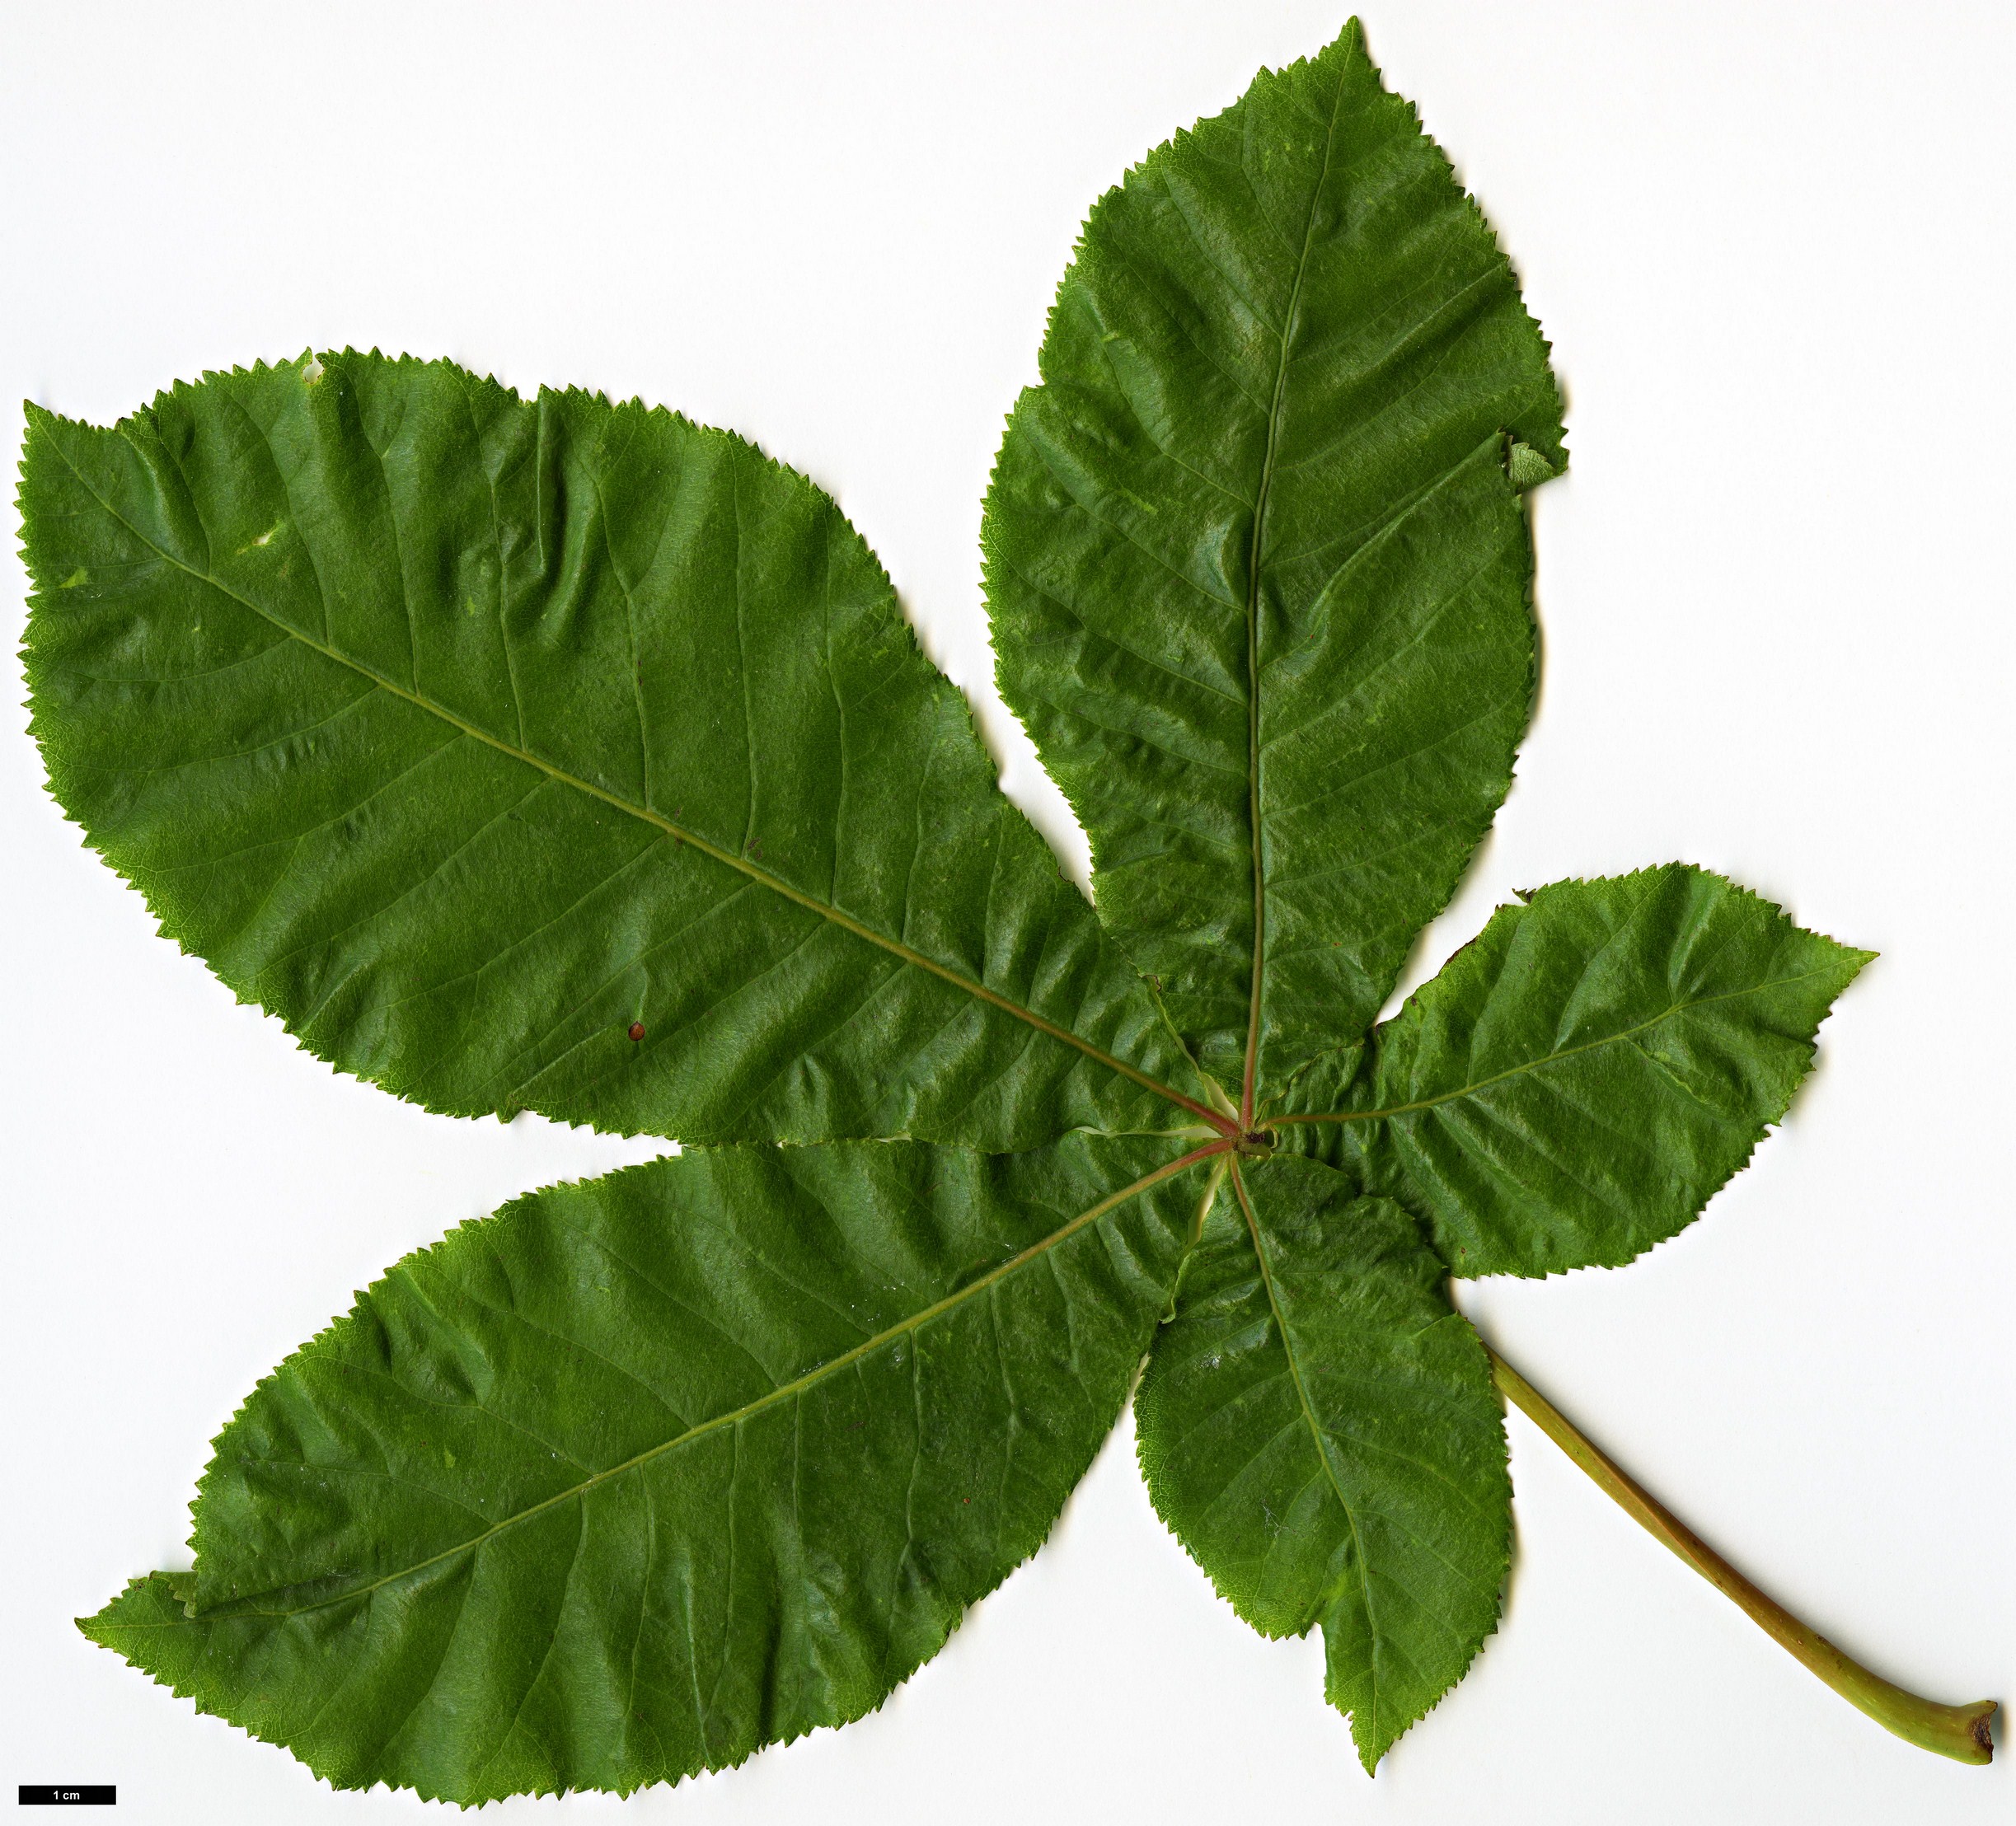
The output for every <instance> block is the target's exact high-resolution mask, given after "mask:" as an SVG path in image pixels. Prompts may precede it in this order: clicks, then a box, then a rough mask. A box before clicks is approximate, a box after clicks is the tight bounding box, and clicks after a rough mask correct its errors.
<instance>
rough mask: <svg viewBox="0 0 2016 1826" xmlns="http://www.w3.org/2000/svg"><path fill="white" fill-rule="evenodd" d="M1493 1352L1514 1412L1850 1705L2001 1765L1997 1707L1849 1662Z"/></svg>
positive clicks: (1947, 1752) (1905, 1735) (1899, 1731)
mask: <svg viewBox="0 0 2016 1826" xmlns="http://www.w3.org/2000/svg"><path fill="white" fill-rule="evenodd" d="M1485 1348H1486V1350H1487V1351H1489V1355H1490V1358H1491V1374H1492V1376H1493V1379H1494V1380H1495V1381H1496V1382H1497V1384H1498V1389H1499V1392H1500V1393H1502V1394H1503V1396H1504V1397H1505V1398H1506V1399H1507V1401H1509V1402H1511V1403H1512V1405H1513V1407H1517V1408H1518V1409H1519V1410H1520V1411H1521V1412H1522V1413H1524V1414H1525V1415H1526V1417H1527V1419H1529V1420H1531V1421H1532V1422H1533V1423H1534V1425H1535V1426H1538V1427H1539V1428H1540V1431H1541V1432H1543V1433H1545V1435H1547V1437H1548V1438H1549V1439H1550V1440H1553V1441H1554V1444H1556V1445H1558V1446H1559V1447H1560V1448H1561V1449H1562V1450H1563V1451H1564V1452H1565V1453H1566V1454H1568V1457H1569V1458H1572V1459H1573V1460H1574V1461H1575V1463H1576V1464H1577V1465H1578V1466H1579V1467H1580V1468H1582V1471H1583V1472H1584V1473H1587V1476H1588V1477H1589V1479H1590V1481H1591V1482H1593V1483H1594V1484H1596V1486H1597V1487H1599V1488H1600V1489H1601V1491H1603V1493H1604V1494H1605V1495H1606V1496H1608V1497H1610V1500H1611V1501H1613V1502H1615V1504H1616V1505H1618V1507H1619V1508H1620V1509H1622V1510H1624V1511H1625V1514H1626V1515H1629V1516H1630V1517H1631V1519H1633V1520H1634V1521H1635V1522H1637V1523H1638V1524H1639V1526H1640V1527H1642V1528H1643V1529H1645V1531H1646V1532H1647V1533H1649V1534H1651V1535H1653V1536H1654V1537H1655V1538H1657V1539H1658V1540H1659V1541H1661V1542H1662V1543H1664V1544H1665V1545H1666V1546H1667V1547H1669V1548H1670V1549H1671V1551H1672V1552H1674V1553H1675V1554H1676V1555H1678V1556H1679V1557H1680V1558H1681V1559H1682V1560H1684V1561H1686V1563H1687V1564H1688V1565H1689V1566H1692V1567H1693V1568H1694V1570H1695V1571H1696V1572H1698V1573H1700V1575H1701V1576H1702V1577H1703V1578H1704V1579H1705V1580H1708V1582H1709V1584H1710V1585H1713V1586H1714V1588H1715V1589H1716V1590H1718V1591H1719V1592H1721V1593H1722V1594H1723V1596H1724V1597H1726V1598H1728V1599H1729V1600H1730V1601H1731V1602H1732V1604H1735V1605H1736V1606H1737V1608H1739V1609H1741V1610H1742V1612H1743V1613H1744V1614H1745V1615H1746V1616H1747V1617H1748V1618H1750V1619H1751V1622H1754V1623H1756V1625H1757V1626H1758V1627H1759V1628H1760V1629H1761V1630H1763V1631H1764V1632H1765V1634H1766V1635H1767V1636H1770V1638H1771V1639H1772V1640H1773V1641H1775V1642H1776V1643H1777V1644H1778V1645H1779V1647H1781V1648H1783V1649H1784V1650H1785V1651H1786V1652H1787V1653H1788V1654H1789V1655H1792V1656H1793V1657H1794V1658H1795V1659H1796V1660H1798V1661H1800V1662H1802V1663H1803V1664H1804V1665H1805V1666H1806V1667H1807V1669H1810V1670H1811V1671H1812V1673H1814V1674H1817V1675H1818V1676H1819V1677H1820V1679H1822V1680H1824V1681H1825V1682H1826V1683H1827V1684H1828V1685H1829V1686H1830V1687H1831V1688H1833V1689H1834V1690H1835V1692H1836V1693H1839V1694H1840V1696H1841V1697H1843V1698H1844V1699H1845V1700H1846V1701H1847V1702H1849V1704H1850V1705H1851V1706H1854V1707H1856V1709H1857V1710H1859V1711H1863V1712H1866V1713H1867V1714H1868V1716H1870V1717H1871V1718H1873V1719H1874V1720H1875V1721H1876V1722H1877V1723H1878V1724H1879V1725H1882V1727H1883V1728H1884V1730H1887V1731H1892V1732H1894V1733H1895V1734H1896V1735H1897V1736H1899V1737H1901V1738H1902V1739H1904V1741H1905V1742H1906V1743H1907V1744H1916V1745H1917V1746H1918V1747H1919V1749H1921V1750H1930V1751H1931V1752H1933V1753H1934V1754H1935V1755H1938V1756H1947V1757H1951V1758H1953V1761H1954V1762H1956V1763H1989V1762H1992V1761H1993V1760H1994V1758H1995V1739H1993V1737H1991V1736H1990V1734H1989V1728H1988V1727H1989V1722H1990V1720H1992V1719H1993V1718H1994V1716H1995V1711H1996V1710H1997V1707H1998V1703H1999V1702H1997V1701H1995V1700H1993V1699H1977V1700H1975V1701H1974V1702H1971V1704H1967V1705H1960V1706H1942V1705H1939V1704H1937V1703H1935V1702H1934V1701H1932V1700H1929V1699H1925V1698H1922V1697H1920V1695H1918V1694H1917V1693H1907V1692H1906V1690H1905V1689H1904V1688H1902V1687H1900V1686H1897V1685H1895V1684H1894V1683H1892V1682H1890V1681H1888V1680H1885V1679H1882V1677H1881V1676H1880V1675H1878V1674H1872V1673H1871V1672H1870V1671H1869V1670H1868V1669H1867V1668H1865V1667H1864V1666H1863V1665H1862V1664H1861V1663H1860V1662H1859V1661H1856V1660H1853V1659H1851V1658H1850V1656H1848V1655H1844V1654H1843V1653H1842V1652H1841V1651H1840V1650H1839V1649H1838V1648H1836V1647H1835V1646H1834V1645H1833V1643H1831V1642H1830V1641H1828V1640H1827V1639H1826V1636H1822V1635H1821V1634H1820V1632H1818V1631H1817V1630H1815V1629H1812V1628H1811V1627H1808V1626H1807V1624H1805V1623H1803V1622H1800V1621H1799V1619H1798V1618H1796V1617H1794V1616H1793V1614H1792V1613H1791V1612H1790V1611H1789V1610H1787V1609H1786V1608H1784V1605H1782V1604H1779V1602H1778V1601H1777V1600H1776V1599H1774V1598H1771V1597H1770V1596H1768V1595H1767V1594H1765V1593H1764V1592H1762V1591H1760V1590H1758V1588H1757V1587H1756V1585H1752V1584H1751V1582H1750V1580H1747V1579H1746V1578H1745V1577H1744V1576H1742V1573H1740V1572H1738V1571H1737V1570H1736V1568H1735V1567H1734V1566H1731V1565H1730V1564H1729V1562H1728V1561H1727V1560H1725V1559H1723V1557H1722V1556H1721V1555H1720V1554H1719V1553H1718V1552H1715V1550H1714V1548H1713V1547H1709V1545H1708V1543H1706V1542H1705V1541H1704V1540H1703V1539H1702V1538H1700V1536H1699V1535H1698V1534H1696V1533H1695V1532H1694V1531H1693V1529H1690V1528H1689V1527H1688V1526H1687V1525H1686V1524H1685V1523H1684V1522H1682V1521H1681V1519H1679V1518H1678V1517H1677V1516H1676V1515H1674V1514H1673V1513H1672V1512H1671V1510H1668V1509H1667V1508H1666V1507H1665V1506H1664V1505H1662V1504H1661V1503H1659V1502H1658V1501H1656V1500H1655V1499H1654V1498H1653V1496H1650V1495H1649V1494H1648V1492H1647V1491H1644V1490H1643V1489H1641V1488H1640V1487H1639V1486H1638V1485H1637V1484H1635V1483H1634V1482H1632V1481H1631V1479H1630V1478H1629V1477H1626V1476H1625V1473H1623V1472H1622V1471H1621V1470H1620V1469H1619V1468H1617V1467H1616V1466H1615V1465H1614V1464H1613V1463H1610V1460H1609V1459H1608V1458H1605V1457H1604V1456H1603V1454H1601V1452H1599V1451H1598V1450H1597V1449H1596V1447H1595V1446H1594V1445H1592V1444H1590V1442H1589V1441H1588V1440H1586V1439H1584V1438H1583V1437H1582V1435H1581V1434H1580V1433H1578V1431H1577V1430H1575V1429H1574V1427H1573V1426H1570V1425H1569V1423H1568V1420H1567V1419H1566V1417H1565V1416H1564V1415H1563V1414H1562V1412H1561V1411H1560V1410H1559V1408H1557V1407H1555V1406H1554V1403H1553V1402H1550V1401H1549V1400H1548V1399H1547V1398H1546V1397H1545V1395H1543V1394H1541V1393H1540V1391H1539V1390H1538V1389H1537V1388H1535V1387H1534V1386H1533V1385H1532V1384H1531V1383H1530V1382H1528V1381H1527V1380H1526V1378H1525V1377H1524V1376H1522V1375H1521V1374H1519V1372H1518V1371H1517V1370H1515V1369H1513V1368H1512V1365H1510V1364H1509V1363H1507V1361H1506V1360H1504V1358H1503V1357H1501V1356H1500V1355H1498V1352H1497V1351H1491V1350H1490V1347H1489V1346H1485Z"/></svg>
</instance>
